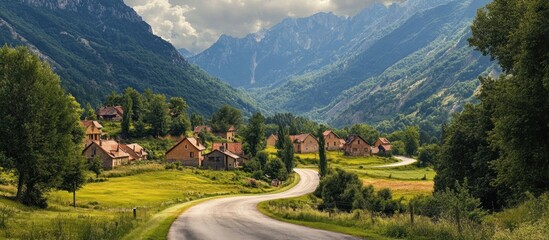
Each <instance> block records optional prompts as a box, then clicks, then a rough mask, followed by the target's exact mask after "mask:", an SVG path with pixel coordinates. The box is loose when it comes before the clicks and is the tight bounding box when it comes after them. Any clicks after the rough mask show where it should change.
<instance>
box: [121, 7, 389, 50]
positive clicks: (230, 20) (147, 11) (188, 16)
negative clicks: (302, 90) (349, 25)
mask: <svg viewBox="0 0 549 240" xmlns="http://www.w3.org/2000/svg"><path fill="white" fill-rule="evenodd" d="M376 1H377V2H383V3H385V4H387V3H388V2H390V1H392V0H124V2H125V3H126V4H127V5H128V6H130V7H132V8H133V9H134V10H135V11H136V12H137V13H138V14H139V15H141V17H143V20H145V21H146V22H147V23H149V25H151V27H152V29H153V32H154V34H156V35H158V36H160V37H162V38H164V39H165V40H167V41H169V42H171V43H172V44H173V45H174V46H175V47H176V48H186V49H187V50H190V51H192V52H194V53H199V52H201V51H203V50H204V49H206V48H208V47H209V46H211V45H212V44H213V43H214V42H215V41H217V39H218V38H219V36H221V34H226V35H229V36H233V37H243V36H245V35H246V34H248V33H254V32H257V31H259V30H261V29H268V28H270V27H272V26H273V25H275V24H277V23H278V22H280V21H281V20H282V19H284V18H287V17H295V18H297V17H307V16H310V15H313V14H315V13H318V12H333V13H334V14H336V15H339V16H353V15H355V14H357V13H358V12H359V11H360V10H362V9H364V8H365V7H366V6H368V5H370V4H372V3H373V2H376Z"/></svg>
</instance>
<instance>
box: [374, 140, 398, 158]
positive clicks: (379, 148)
mask: <svg viewBox="0 0 549 240" xmlns="http://www.w3.org/2000/svg"><path fill="white" fill-rule="evenodd" d="M392 151H393V146H392V145H391V142H389V140H387V138H378V139H377V140H376V142H375V143H374V147H373V148H372V153H373V154H389V155H390V154H391V152H392Z"/></svg>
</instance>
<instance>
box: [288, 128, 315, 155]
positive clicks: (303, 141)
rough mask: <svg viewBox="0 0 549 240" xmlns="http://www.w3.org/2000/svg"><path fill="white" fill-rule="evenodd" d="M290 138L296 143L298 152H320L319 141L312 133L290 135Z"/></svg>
mask: <svg viewBox="0 0 549 240" xmlns="http://www.w3.org/2000/svg"><path fill="white" fill-rule="evenodd" d="M290 139H291V140H292V142H293V143H294V151H295V152H296V153H314V152H318V141H317V140H316V138H315V137H313V135H312V134H310V133H306V134H300V135H290Z"/></svg>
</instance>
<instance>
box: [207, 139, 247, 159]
mask: <svg viewBox="0 0 549 240" xmlns="http://www.w3.org/2000/svg"><path fill="white" fill-rule="evenodd" d="M221 146H224V147H225V150H228V151H231V152H232V153H234V154H236V155H240V156H243V155H244V151H242V143H239V142H230V143H220V142H214V143H213V144H212V151H213V150H221Z"/></svg>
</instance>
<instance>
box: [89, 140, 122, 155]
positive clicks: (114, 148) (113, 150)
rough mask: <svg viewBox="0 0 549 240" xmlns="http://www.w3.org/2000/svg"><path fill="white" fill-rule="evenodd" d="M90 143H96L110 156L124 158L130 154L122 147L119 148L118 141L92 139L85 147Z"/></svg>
mask: <svg viewBox="0 0 549 240" xmlns="http://www.w3.org/2000/svg"><path fill="white" fill-rule="evenodd" d="M92 145H97V146H98V147H99V149H101V150H103V152H105V153H107V155H109V157H111V158H124V157H128V158H129V157H130V155H129V154H128V153H127V152H124V150H123V149H122V148H120V143H118V142H117V141H114V140H100V141H94V142H92V143H91V144H90V145H88V146H87V147H86V148H85V149H84V151H86V149H88V148H89V147H90V146H92Z"/></svg>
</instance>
